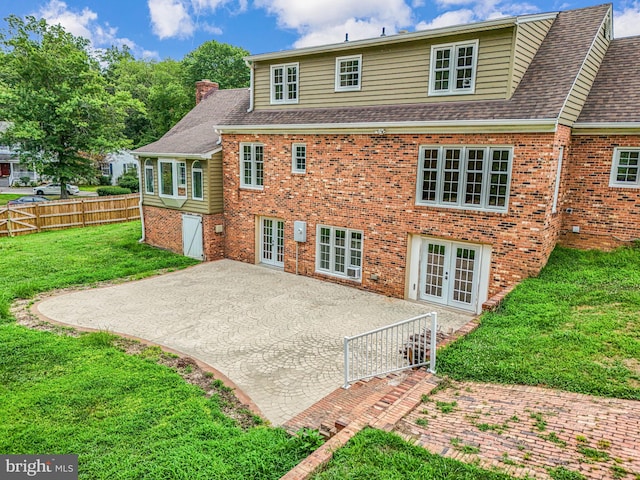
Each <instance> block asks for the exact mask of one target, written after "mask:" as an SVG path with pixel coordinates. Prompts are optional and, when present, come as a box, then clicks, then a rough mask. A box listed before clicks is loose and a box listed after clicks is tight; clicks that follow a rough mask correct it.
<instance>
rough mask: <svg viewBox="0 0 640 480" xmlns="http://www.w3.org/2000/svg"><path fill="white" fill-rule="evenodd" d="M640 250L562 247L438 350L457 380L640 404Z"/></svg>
mask: <svg viewBox="0 0 640 480" xmlns="http://www.w3.org/2000/svg"><path fill="white" fill-rule="evenodd" d="M639 310H640V248H638V246H636V247H635V248H633V247H628V248H620V249H617V250H615V251H613V252H609V253H605V252H599V251H578V250H571V249H566V248H562V247H557V248H556V249H555V250H554V252H553V254H552V255H551V258H550V260H549V263H548V265H547V267H545V268H544V269H543V271H542V272H541V274H540V275H539V277H537V278H531V279H528V280H525V281H524V282H522V283H521V284H520V285H519V286H518V287H517V288H516V289H514V291H513V292H511V294H510V295H508V296H507V298H506V300H505V301H504V303H503V305H502V306H501V308H500V309H499V311H497V312H491V313H487V314H485V315H484V316H483V317H482V322H481V325H480V327H479V328H478V329H477V330H476V331H475V332H473V333H471V334H470V335H468V336H467V337H465V338H463V339H461V340H459V341H457V342H455V343H453V344H452V345H450V346H449V347H447V348H445V349H444V350H443V351H441V352H438V373H440V374H445V375H449V376H450V377H452V378H453V379H456V380H472V381H480V382H497V383H512V384H514V383H515V384H525V385H541V386H547V387H551V388H558V389H562V390H568V391H572V392H578V393H586V394H592V395H599V396H608V397H618V398H626V399H635V400H640V361H639V359H640V322H639V321H638V311H639Z"/></svg>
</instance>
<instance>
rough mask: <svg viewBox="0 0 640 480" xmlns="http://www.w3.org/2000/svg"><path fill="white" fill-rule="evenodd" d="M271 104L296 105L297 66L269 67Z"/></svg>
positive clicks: (292, 64)
mask: <svg viewBox="0 0 640 480" xmlns="http://www.w3.org/2000/svg"><path fill="white" fill-rule="evenodd" d="M271 103H298V64H297V63H289V64H286V65H271Z"/></svg>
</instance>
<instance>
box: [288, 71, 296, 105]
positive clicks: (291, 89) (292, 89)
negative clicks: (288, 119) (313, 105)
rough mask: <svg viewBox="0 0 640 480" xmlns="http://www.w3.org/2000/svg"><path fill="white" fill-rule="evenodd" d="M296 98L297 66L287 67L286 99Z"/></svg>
mask: <svg viewBox="0 0 640 480" xmlns="http://www.w3.org/2000/svg"><path fill="white" fill-rule="evenodd" d="M297 98H298V69H297V67H288V68H287V99H288V100H296V99H297Z"/></svg>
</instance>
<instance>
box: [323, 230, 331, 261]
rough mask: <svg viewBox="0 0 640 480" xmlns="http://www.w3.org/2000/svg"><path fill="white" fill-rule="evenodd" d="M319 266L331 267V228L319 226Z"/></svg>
mask: <svg viewBox="0 0 640 480" xmlns="http://www.w3.org/2000/svg"><path fill="white" fill-rule="evenodd" d="M320 268H321V269H322V270H329V269H330V268H331V229H329V228H326V227H322V228H320Z"/></svg>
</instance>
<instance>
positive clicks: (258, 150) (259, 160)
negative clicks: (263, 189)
mask: <svg viewBox="0 0 640 480" xmlns="http://www.w3.org/2000/svg"><path fill="white" fill-rule="evenodd" d="M263 151H264V148H263V147H262V145H256V146H255V164H256V178H255V182H254V185H256V186H262V184H263V179H264V155H263Z"/></svg>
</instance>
